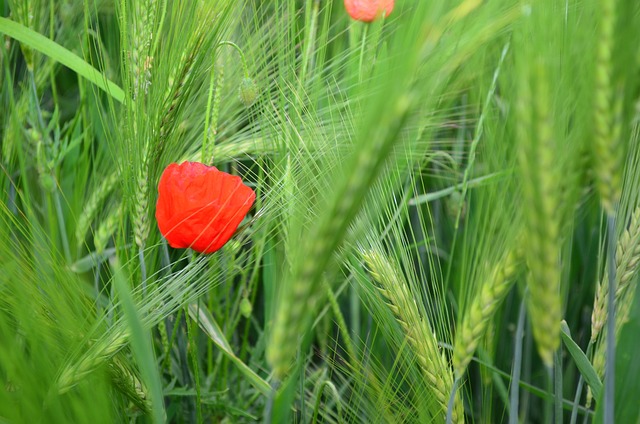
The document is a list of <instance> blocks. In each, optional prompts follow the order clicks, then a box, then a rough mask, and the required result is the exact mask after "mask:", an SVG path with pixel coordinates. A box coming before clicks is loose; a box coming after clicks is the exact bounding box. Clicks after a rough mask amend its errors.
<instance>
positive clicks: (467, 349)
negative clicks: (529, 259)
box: [452, 240, 523, 378]
mask: <svg viewBox="0 0 640 424" xmlns="http://www.w3.org/2000/svg"><path fill="white" fill-rule="evenodd" d="M519 241H521V240H519ZM522 256H523V252H522V248H521V246H520V243H519V242H518V244H517V245H516V248H513V249H509V250H507V251H506V252H505V253H504V254H503V255H502V257H501V258H500V260H498V262H497V263H496V264H495V265H494V267H493V269H492V270H491V272H490V273H489V275H488V277H487V278H486V279H485V280H483V281H482V284H481V285H480V293H479V295H477V296H475V297H474V298H473V300H472V302H471V305H470V306H469V307H468V312H467V313H466V314H465V315H464V318H463V319H462V322H461V323H460V324H458V329H457V331H456V337H455V341H454V343H453V358H452V361H453V369H454V371H455V375H456V377H457V378H462V376H463V375H464V373H465V370H466V369H467V366H468V365H469V362H471V358H472V357H473V354H474V352H475V351H476V349H477V347H478V344H479V343H480V341H481V340H482V337H483V336H484V335H485V333H486V332H487V328H488V327H489V324H490V323H491V320H492V319H493V317H494V315H495V314H496V312H497V311H498V309H499V308H500V305H501V304H502V301H503V300H504V299H505V298H506V297H507V294H508V293H509V291H510V290H511V287H513V284H514V283H515V281H516V278H517V276H518V273H519V271H520V269H521V265H522Z"/></svg>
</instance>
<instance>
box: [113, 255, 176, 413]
mask: <svg viewBox="0 0 640 424" xmlns="http://www.w3.org/2000/svg"><path fill="white" fill-rule="evenodd" d="M113 271H114V279H113V282H114V285H115V289H116V292H117V293H118V297H119V298H120V301H121V302H122V303H121V304H122V309H123V312H124V315H125V317H126V320H127V321H128V323H129V329H130V331H131V338H130V340H131V349H132V351H133V355H134V357H135V358H136V360H137V362H138V365H139V366H140V369H141V372H142V375H143V378H144V380H145V382H146V384H147V387H148V388H149V391H150V393H151V405H152V407H151V413H152V415H153V421H154V422H156V423H163V422H165V417H166V416H167V414H166V411H165V410H164V400H163V396H162V383H161V382H160V374H159V372H158V366H157V361H156V357H155V355H154V353H153V348H152V346H151V338H150V333H149V332H148V331H145V330H144V327H143V325H142V322H141V320H140V316H139V314H138V311H137V310H136V307H135V305H134V303H133V299H132V298H131V293H130V292H129V289H128V288H127V279H126V278H125V276H124V273H123V271H122V268H120V266H119V264H118V263H117V262H116V263H115V264H114V266H113Z"/></svg>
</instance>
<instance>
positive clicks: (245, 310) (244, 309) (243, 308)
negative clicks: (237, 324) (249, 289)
mask: <svg viewBox="0 0 640 424" xmlns="http://www.w3.org/2000/svg"><path fill="white" fill-rule="evenodd" d="M251 312H253V306H251V302H250V301H249V299H247V298H246V297H243V298H242V300H241V301H240V313H241V314H242V316H243V317H245V318H249V317H251Z"/></svg>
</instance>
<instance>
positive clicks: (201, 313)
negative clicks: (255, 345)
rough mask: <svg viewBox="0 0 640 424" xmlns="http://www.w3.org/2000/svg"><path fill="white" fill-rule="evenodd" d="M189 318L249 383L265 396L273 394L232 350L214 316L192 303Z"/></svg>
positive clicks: (267, 385) (265, 383)
mask: <svg viewBox="0 0 640 424" xmlns="http://www.w3.org/2000/svg"><path fill="white" fill-rule="evenodd" d="M189 316H190V317H191V319H193V320H194V321H196V322H197V323H198V325H199V326H200V328H201V329H202V331H204V333H205V334H206V335H207V336H209V338H210V339H211V341H213V343H214V344H215V345H216V346H218V348H220V350H221V351H222V353H224V355H225V356H226V357H227V358H229V359H230V360H231V362H233V363H234V364H236V366H237V367H238V370H240V372H242V373H243V374H244V375H245V377H247V378H248V379H249V382H250V383H251V384H252V385H253V386H254V387H255V388H256V389H258V390H259V391H260V392H261V393H262V394H264V395H265V396H266V395H268V394H269V393H271V386H270V385H269V383H267V382H266V381H265V380H264V379H262V377H260V376H259V375H258V374H256V373H255V372H254V371H253V370H252V369H251V368H249V367H248V366H247V364H245V363H244V362H242V360H241V359H240V358H238V357H237V356H236V355H235V353H233V350H232V349H231V345H230V344H229V342H228V341H227V339H226V337H225V336H224V333H223V332H222V330H221V329H220V326H219V325H218V323H217V322H216V321H215V319H214V318H213V316H211V314H210V313H209V311H207V310H206V309H204V308H201V307H199V306H198V305H196V304H194V303H192V304H190V305H189Z"/></svg>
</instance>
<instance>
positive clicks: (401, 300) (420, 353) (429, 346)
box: [362, 250, 464, 422]
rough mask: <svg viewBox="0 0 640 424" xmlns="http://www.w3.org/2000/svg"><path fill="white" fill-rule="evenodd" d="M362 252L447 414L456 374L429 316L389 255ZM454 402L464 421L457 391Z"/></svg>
mask: <svg viewBox="0 0 640 424" xmlns="http://www.w3.org/2000/svg"><path fill="white" fill-rule="evenodd" d="M362 256H363V258H364V260H365V263H366V264H367V267H368V268H369V270H370V272H371V275H372V276H373V278H374V279H375V280H376V281H377V282H378V284H380V287H378V290H379V291H380V293H381V294H382V296H384V298H385V299H386V301H387V302H386V305H387V306H388V307H389V309H390V310H391V312H393V315H394V316H395V317H396V320H397V321H398V323H399V324H400V327H402V330H403V331H404V334H405V336H406V338H407V341H408V344H409V346H410V347H411V349H412V351H413V352H414V353H415V355H416V359H417V361H418V365H419V366H420V369H421V371H422V373H423V375H424V377H425V380H426V383H427V385H428V386H430V387H431V388H432V389H433V391H434V393H435V395H436V398H437V399H438V403H440V406H441V407H442V410H443V415H444V414H446V413H447V407H448V402H449V394H450V393H451V390H452V388H453V374H452V373H451V370H450V368H449V366H448V363H447V359H446V358H445V356H444V354H443V352H441V351H440V349H439V347H438V339H437V338H436V335H435V333H434V332H433V329H432V328H431V325H430V324H429V322H428V320H427V317H426V316H421V314H420V311H419V307H418V304H417V303H416V301H415V298H414V297H413V295H412V294H411V292H410V291H409V287H408V286H407V283H406V281H404V280H403V279H402V278H401V277H400V276H401V275H402V273H401V271H400V270H399V269H398V268H397V267H396V266H394V264H392V263H391V261H390V260H389V259H388V258H386V257H385V256H384V255H382V254H381V253H380V252H377V251H375V250H369V251H367V252H365V253H363V254H362ZM454 402H455V403H454V405H455V406H454V409H453V415H452V417H453V422H464V412H463V411H464V410H463V406H462V402H461V401H460V397H459V396H458V394H457V393H456V397H455V400H454Z"/></svg>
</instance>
